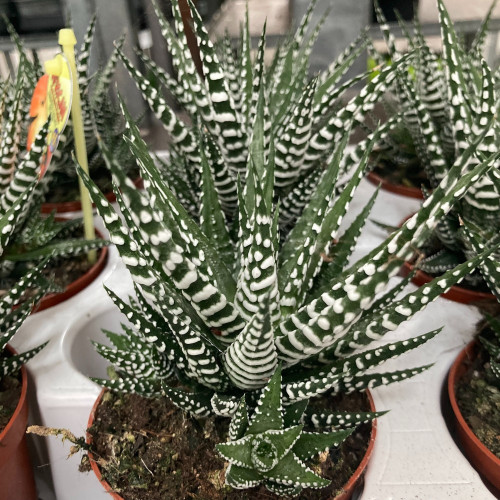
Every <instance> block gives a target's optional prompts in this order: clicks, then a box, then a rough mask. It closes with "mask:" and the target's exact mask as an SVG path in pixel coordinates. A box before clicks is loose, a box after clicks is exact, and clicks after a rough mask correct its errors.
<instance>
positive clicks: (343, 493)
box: [85, 388, 377, 500]
mask: <svg viewBox="0 0 500 500" xmlns="http://www.w3.org/2000/svg"><path fill="white" fill-rule="evenodd" d="M107 390H108V389H106V388H103V389H102V390H101V392H100V393H99V396H98V397H97V399H96V400H95V403H94V405H93V406H92V410H91V411H90V415H89V420H88V422H87V429H89V428H90V427H91V426H92V425H93V423H94V418H95V412H96V411H97V407H98V406H99V404H100V402H101V400H102V398H103V396H104V394H105V392H106V391H107ZM366 395H367V396H368V401H369V404H370V411H372V412H374V411H375V403H374V401H373V398H372V395H371V393H370V391H369V390H366ZM371 423H372V429H371V432H370V440H369V443H368V448H367V449H366V452H365V454H364V456H363V458H362V460H361V462H360V464H359V465H358V467H357V468H356V470H355V471H354V473H353V474H352V476H351V477H350V478H349V480H348V481H347V483H346V484H344V485H343V486H342V488H341V490H340V492H339V493H338V494H337V495H336V496H335V497H334V498H333V499H332V500H349V499H350V498H351V497H352V494H353V493H354V490H355V488H356V487H357V486H358V484H359V481H360V480H361V479H362V478H363V476H364V473H365V472H366V468H367V466H368V462H369V460H370V458H371V455H372V453H373V448H374V446H375V438H376V436H377V419H374V420H372V422H371ZM85 441H86V442H87V443H88V444H91V443H92V436H91V435H90V433H89V432H87V433H86V439H85ZM87 454H88V457H89V460H90V466H91V467H92V470H93V471H94V473H95V475H96V477H97V479H98V480H99V482H100V483H101V484H102V485H103V487H104V489H105V491H106V492H107V493H109V494H110V495H111V497H112V498H114V499H115V500H124V499H123V497H121V496H120V495H118V493H115V492H114V491H113V489H112V488H111V486H110V484H109V483H108V482H107V481H105V480H104V479H103V478H102V474H101V471H100V469H99V466H98V465H97V460H96V459H95V458H94V456H93V454H92V453H91V452H88V453H87Z"/></svg>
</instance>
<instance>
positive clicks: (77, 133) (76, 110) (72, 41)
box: [59, 29, 96, 263]
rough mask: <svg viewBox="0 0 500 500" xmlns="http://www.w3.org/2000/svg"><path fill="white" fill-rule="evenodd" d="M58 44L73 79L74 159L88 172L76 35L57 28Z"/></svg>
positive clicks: (88, 206) (89, 230)
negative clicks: (77, 69) (76, 56)
mask: <svg viewBox="0 0 500 500" xmlns="http://www.w3.org/2000/svg"><path fill="white" fill-rule="evenodd" d="M59 45H60V46H61V47H62V49H63V54H64V55H65V56H66V59H67V60H68V64H69V67H70V70H71V76H72V81H73V100H72V102H71V118H72V120H73V134H74V138H75V149H76V159H77V160H78V163H79V164H80V166H81V167H82V168H83V169H84V170H85V172H87V173H88V172H89V166H88V161H87V149H86V146H85V134H84V131H83V120H82V108H81V104H80V89H79V88H78V74H77V72H76V63H75V45H76V37H75V33H74V32H73V30H72V29H62V30H59ZM78 182H79V185H80V197H81V203H82V212H83V224H84V229H85V238H87V239H88V240H92V239H94V238H95V228H94V215H93V213H92V202H91V201H90V195H89V192H88V191H87V188H86V187H85V185H84V184H83V181H82V179H80V178H78ZM88 258H89V262H91V263H94V262H95V260H96V251H95V250H91V251H90V252H89V253H88Z"/></svg>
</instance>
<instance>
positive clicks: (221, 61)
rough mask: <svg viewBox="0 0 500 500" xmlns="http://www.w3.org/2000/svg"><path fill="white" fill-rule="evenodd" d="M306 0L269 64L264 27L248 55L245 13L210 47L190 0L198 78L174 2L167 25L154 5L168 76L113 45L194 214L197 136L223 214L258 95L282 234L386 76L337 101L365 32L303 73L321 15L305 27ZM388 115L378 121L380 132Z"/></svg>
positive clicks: (174, 185) (167, 172)
mask: <svg viewBox="0 0 500 500" xmlns="http://www.w3.org/2000/svg"><path fill="white" fill-rule="evenodd" d="M314 5H315V2H312V3H311V5H310V7H309V9H308V11H307V12H306V14H305V15H304V18H303V19H302V21H301V22H300V23H299V26H298V28H297V30H296V32H295V33H292V34H290V35H289V36H288V37H286V38H285V39H284V41H283V42H282V43H281V44H280V45H279V46H278V47H277V49H276V52H275V55H274V57H273V59H272V62H271V63H270V65H269V66H268V67H265V66H264V59H265V57H264V56H265V54H266V32H265V28H264V30H263V33H262V35H261V38H260V43H259V46H258V48H257V53H256V57H255V61H252V57H251V47H250V35H249V28H248V17H247V19H246V23H245V24H244V26H243V27H242V29H241V35H240V39H239V41H238V44H237V46H236V47H233V46H232V45H231V42H230V40H229V39H228V38H224V39H223V40H221V41H220V42H219V43H218V44H215V45H214V44H212V42H211V41H210V38H209V35H208V32H207V31H206V29H205V27H204V26H203V24H202V21H201V18H200V16H199V15H198V13H197V11H196V9H195V8H194V7H193V5H192V4H191V3H190V6H191V12H192V18H193V30H194V32H195V33H196V36H197V40H198V45H199V50H200V55H201V60H202V64H203V76H201V75H199V74H198V73H197V71H196V68H195V65H194V64H193V61H192V58H191V53H190V51H189V47H188V45H187V42H186V38H185V34H184V27H183V23H182V19H181V14H180V10H179V6H178V2H177V1H173V2H172V11H173V20H174V21H173V27H172V26H170V24H169V23H168V22H167V21H166V20H165V18H164V17H163V15H162V13H161V11H160V9H158V8H157V9H156V12H157V16H158V20H159V23H160V26H161V30H162V34H163V36H164V38H165V41H166V43H167V46H168V48H169V51H170V53H171V55H172V62H173V66H174V68H175V73H176V77H173V76H171V75H170V74H168V73H166V72H165V71H163V70H162V69H161V68H159V67H158V66H157V65H155V63H154V62H153V61H152V60H151V59H149V58H148V57H147V56H146V55H145V54H144V53H142V52H138V54H139V57H140V58H141V60H142V62H143V64H144V66H145V68H146V73H145V74H141V73H140V72H139V71H138V70H137V69H136V68H134V66H133V65H132V64H131V62H130V61H129V60H128V59H127V58H126V57H125V56H124V55H123V54H122V53H121V51H119V56H120V58H121V60H122V61H123V63H124V65H125V67H126V68H127V70H128V71H129V73H130V75H131V76H132V78H133V79H134V80H135V82H136V84H137V87H138V88H139V90H140V91H141V92H142V94H143V96H144V98H145V100H146V101H147V102H148V103H149V105H150V107H151V109H152V111H153V112H154V113H155V115H156V116H157V118H158V119H159V120H160V121H161V123H162V124H163V126H164V128H165V129H166V131H167V132H168V134H169V136H170V138H171V141H170V144H169V145H168V150H169V158H168V159H167V160H166V161H164V162H162V169H161V171H162V175H163V177H164V179H165V180H166V182H167V183H168V185H169V188H170V189H171V190H172V191H173V192H174V194H175V195H176V197H177V198H178V199H179V200H180V201H181V202H182V204H183V206H184V207H185V208H186V210H188V212H189V213H190V214H192V215H193V216H198V214H199V212H200V207H201V204H200V200H201V189H200V179H201V172H202V158H201V156H200V153H199V143H200V141H201V140H204V141H206V142H207V143H208V148H207V153H206V154H207V160H208V161H209V162H210V163H211V164H213V165H215V166H216V173H215V187H216V190H217V194H218V196H219V199H220V203H221V207H222V210H223V211H224V215H225V216H226V217H227V218H229V219H234V218H235V217H236V210H237V205H238V178H241V179H244V178H245V175H246V174H245V172H246V168H247V158H248V154H249V149H250V144H251V136H252V129H253V123H254V121H255V115H256V109H257V103H258V100H259V95H260V94H261V93H262V94H263V96H264V103H265V109H264V114H265V116H266V127H269V129H268V130H267V129H266V135H265V137H266V141H267V142H266V144H265V146H266V149H267V148H268V147H269V143H270V142H272V144H273V148H274V155H275V167H274V168H275V173H274V177H275V183H274V188H275V195H276V196H277V197H279V198H280V200H281V209H280V214H279V226H280V229H281V232H282V234H285V228H288V229H289V228H290V227H292V225H293V223H294V221H295V220H296V219H297V218H298V217H299V216H300V214H301V213H302V211H303V209H304V207H305V206H306V205H307V203H308V201H309V199H310V197H311V195H312V193H313V192H314V191H315V189H317V186H318V183H319V180H320V179H321V176H322V174H323V171H324V169H325V167H326V165H327V164H328V162H329V159H331V156H332V154H333V151H334V148H335V145H336V144H338V143H339V142H340V141H341V139H342V137H343V135H344V132H345V130H347V129H350V128H355V127H356V126H359V125H360V124H362V122H363V120H364V117H365V115H366V113H367V112H368V111H369V110H371V109H372V108H373V106H374V104H375V102H376V101H377V99H379V97H380V96H382V95H383V93H384V92H385V91H386V89H387V88H388V86H389V85H390V84H391V82H393V81H394V79H395V77H396V73H395V71H394V68H386V69H384V70H382V71H381V73H380V75H378V77H377V78H375V79H374V80H373V81H371V82H369V83H368V84H367V85H366V86H365V87H364V88H363V89H362V90H361V91H360V92H359V93H358V92H356V96H355V97H353V98H352V99H350V100H349V101H348V102H347V103H346V102H345V101H346V91H348V90H350V89H352V87H353V85H354V84H356V83H358V82H361V81H363V80H364V79H365V78H366V76H367V75H366V74H362V75H358V76H356V77H354V78H352V79H349V80H348V81H346V82H345V83H342V82H341V79H342V76H343V75H344V74H345V73H346V72H347V71H348V69H349V68H350V67H351V65H352V63H353V61H355V60H356V58H357V57H358V55H359V54H360V53H361V51H362V50H363V49H364V46H365V37H364V35H361V36H360V37H359V39H358V40H356V41H355V42H354V43H353V44H352V45H351V46H350V47H348V48H347V49H346V50H345V51H344V52H343V53H342V54H341V55H340V56H339V58H338V59H337V60H336V61H334V62H333V63H332V64H331V65H330V67H329V68H328V69H327V70H325V71H323V72H322V73H320V74H319V75H317V76H315V77H314V78H311V77H310V76H309V57H310V54H311V51H312V49H313V45H314V42H315V40H316V38H317V36H318V33H319V30H320V28H321V22H320V23H319V24H318V26H314V27H311V15H312V11H313V9H314ZM309 32H311V33H309ZM407 60H408V57H407V58H403V59H402V60H401V61H400V62H399V63H398V64H397V65H396V66H403V65H404V64H405V62H406V61H407ZM172 100H174V101H175V103H176V104H177V105H178V106H179V108H180V109H181V111H182V117H181V116H179V115H180V113H176V111H175V110H174V109H173V108H172V107H171V106H169V104H168V103H169V102H171V101H172ZM186 117H187V118H188V119H187V120H186ZM186 121H187V123H186ZM393 122H394V120H391V121H390V122H389V123H388V124H385V125H384V126H382V128H381V129H380V130H379V134H380V136H381V137H383V136H384V134H385V133H386V131H387V130H389V129H390V128H391V124H392V123H393ZM201 130H203V133H204V137H203V138H202V136H201V135H200V131H201ZM372 136H373V134H371V136H370V137H368V139H367V140H366V141H364V142H363V143H361V144H360V145H359V147H358V148H357V149H356V150H355V151H354V152H353V153H352V155H350V156H346V158H345V160H344V162H343V164H342V166H341V171H340V173H339V179H341V180H343V181H344V180H345V179H344V177H347V176H344V175H343V174H344V173H348V172H349V171H350V169H351V167H352V166H353V165H354V164H356V161H357V160H359V158H360V157H361V155H362V153H363V151H364V149H366V145H367V144H368V142H369V141H370V139H371V137H372ZM344 184H345V182H340V181H339V183H338V185H337V188H338V189H339V190H340V189H341V188H342V186H343V185H344Z"/></svg>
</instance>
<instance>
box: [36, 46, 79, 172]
mask: <svg viewBox="0 0 500 500" xmlns="http://www.w3.org/2000/svg"><path fill="white" fill-rule="evenodd" d="M58 58H60V60H58ZM55 60H58V63H59V65H58V68H59V69H60V71H59V74H53V73H49V74H45V75H43V76H42V77H41V78H40V80H38V83H37V85H36V87H35V90H34V92H33V96H32V98H31V106H30V116H31V117H32V118H33V121H32V122H31V125H30V128H29V131H28V139H27V149H28V151H29V150H30V149H31V146H32V145H33V142H34V140H35V137H36V135H37V133H38V132H39V131H40V129H41V128H42V127H43V125H44V123H45V122H46V121H47V119H49V127H48V133H47V152H46V153H45V157H44V158H43V160H42V163H41V167H40V178H42V177H43V175H44V174H45V172H46V170H47V168H48V166H49V164H50V160H51V159H52V155H53V154H54V151H55V150H56V148H57V144H58V143H59V138H60V136H61V133H62V132H63V130H64V127H66V124H67V123H68V118H69V114H70V112H71V99H72V92H73V86H72V82H71V76H70V72H69V68H68V63H67V62H66V59H65V58H64V57H63V56H62V55H61V54H58V55H57V56H56V58H55Z"/></svg>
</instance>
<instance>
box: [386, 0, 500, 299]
mask: <svg viewBox="0 0 500 500" xmlns="http://www.w3.org/2000/svg"><path fill="white" fill-rule="evenodd" d="M437 2H438V8H439V16H440V23H441V35H442V42H443V54H442V58H441V60H439V59H438V57H437V56H436V55H435V54H434V53H433V52H432V51H431V50H430V48H429V46H428V45H427V43H426V41H425V39H424V37H423V35H422V33H421V31H420V28H419V26H418V24H417V23H416V24H415V32H414V35H413V36H412V35H410V34H409V32H408V30H407V29H406V28H405V26H404V25H403V32H404V33H406V36H407V40H408V43H409V47H410V48H415V49H416V53H417V55H416V56H415V58H414V59H413V62H412V64H413V68H414V71H413V72H403V71H398V78H397V79H396V81H395V85H394V90H395V96H396V99H397V101H398V105H399V108H400V109H399V112H400V113H399V115H398V116H402V115H403V116H404V120H400V121H399V124H398V126H399V127H403V128H406V129H407V131H409V134H410V135H411V137H412V138H413V141H414V152H415V154H416V155H417V157H418V159H419V162H420V164H421V166H422V167H423V169H424V170H425V173H426V175H427V178H428V180H429V183H430V186H431V188H432V189H434V188H436V186H437V185H438V184H439V182H440V181H441V180H442V179H443V177H444V176H445V175H446V173H447V172H448V170H449V169H450V168H451V167H452V165H453V164H454V162H455V161H457V159H458V158H460V157H461V156H462V155H463V154H464V152H465V151H466V150H467V148H468V146H469V144H470V143H471V142H472V141H475V140H476V139H477V137H479V136H483V139H482V141H480V142H478V145H477V149H476V151H475V152H474V154H473V155H472V156H471V157H470V159H469V163H468V165H469V168H472V167H473V166H474V165H477V164H478V163H479V162H480V161H481V160H482V159H484V158H485V157H486V156H487V155H489V154H491V153H494V152H497V151H498V145H499V144H500V126H499V123H498V118H497V116H496V114H497V111H498V105H499V100H498V96H497V92H496V86H497V83H496V81H495V80H496V76H495V75H494V74H493V73H492V71H491V69H490V68H489V67H488V64H487V63H486V62H485V61H484V60H483V59H482V55H481V54H482V49H483V45H484V40H485V37H486V33H487V26H488V21H489V19H490V17H491V12H492V8H493V5H492V7H491V9H490V11H489V13H488V15H487V16H486V18H485V20H484V22H483V24H482V26H481V28H480V29H479V31H478V32H477V34H476V36H475V38H474V40H473V42H472V44H471V46H470V48H469V49H467V48H466V47H465V46H464V45H463V44H462V43H460V41H459V36H458V34H457V33H456V32H455V29H454V27H453V23H452V21H451V20H450V17H449V15H448V12H447V11H446V8H445V6H444V3H443V1H442V0H437ZM378 15H379V19H380V23H381V29H382V31H383V33H384V36H385V39H386V42H387V46H388V48H389V54H390V56H391V58H392V59H393V60H394V61H397V60H398V59H399V58H400V57H401V55H400V54H399V53H398V51H397V50H396V47H395V43H394V38H393V36H392V34H391V33H390V31H389V28H388V26H387V24H385V20H384V19H383V14H382V13H381V12H380V11H378ZM386 138H387V136H386ZM399 146H400V145H398V144H397V143H395V142H394V141H391V142H389V141H386V142H385V145H383V146H382V147H383V148H385V149H386V150H387V151H389V153H390V154H396V155H399V152H398V151H399V150H398V147H399ZM405 146H406V145H405ZM407 149H408V148H406V150H407ZM391 151H392V152H391ZM399 156H401V155H399ZM499 167H500V163H499V162H497V163H496V165H495V170H496V171H498V168H499ZM499 230H500V186H499V184H498V180H496V178H495V177H493V176H492V172H489V173H486V174H485V175H483V176H482V177H481V179H479V180H478V182H476V183H475V184H474V185H473V186H472V187H471V188H470V189H469V191H468V192H467V194H466V195H465V196H464V197H463V198H462V199H461V200H460V201H459V202H458V203H456V204H455V206H454V207H453V209H452V210H451V211H450V213H449V214H448V215H447V216H446V217H444V218H443V219H442V220H441V221H440V223H439V224H438V226H437V227H436V230H435V231H434V232H433V235H432V237H431V238H430V239H429V240H428V241H427V242H425V244H424V245H423V247H422V250H423V252H424V253H425V254H426V255H427V257H426V258H425V259H423V260H422V261H421V262H420V268H421V269H422V270H423V271H426V272H428V273H430V274H433V275H439V274H441V273H443V272H445V271H446V270H448V269H450V268H452V267H454V266H455V265H456V264H457V263H459V262H463V261H464V260H466V258H468V257H470V256H472V255H475V254H477V252H478V251H480V248H481V247H483V246H485V245H486V246H488V245H494V244H495V242H496V240H495V239H492V238H493V237H494V236H496V235H497V234H498V232H499ZM497 258H498V255H497ZM466 282H467V283H468V284H469V285H473V286H477V285H481V284H482V283H483V284H484V283H486V284H487V285H488V286H489V287H490V289H491V291H492V292H493V293H494V294H496V295H497V297H500V288H499V286H498V283H500V271H499V270H498V269H496V268H495V266H491V265H489V264H487V263H486V262H484V263H483V264H481V265H480V266H479V270H478V271H476V272H475V273H473V274H471V275H470V276H467V278H466Z"/></svg>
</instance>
